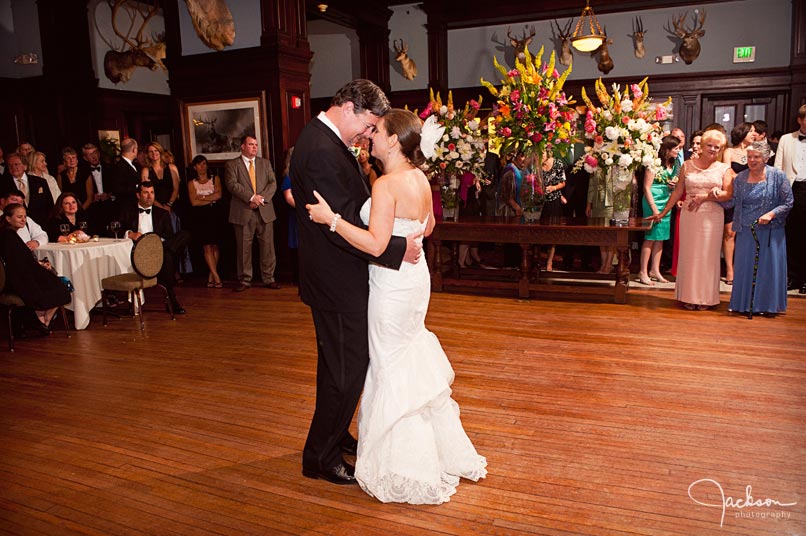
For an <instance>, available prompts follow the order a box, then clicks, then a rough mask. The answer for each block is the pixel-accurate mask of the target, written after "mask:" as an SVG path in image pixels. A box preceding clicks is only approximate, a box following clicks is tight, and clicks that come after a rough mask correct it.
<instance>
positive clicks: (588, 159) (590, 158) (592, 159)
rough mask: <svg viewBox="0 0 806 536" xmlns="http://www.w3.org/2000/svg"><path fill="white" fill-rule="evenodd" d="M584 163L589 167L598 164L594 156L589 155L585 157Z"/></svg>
mask: <svg viewBox="0 0 806 536" xmlns="http://www.w3.org/2000/svg"><path fill="white" fill-rule="evenodd" d="M585 163H586V164H588V165H589V166H590V167H596V166H598V165H599V162H597V160H596V157H594V156H591V155H588V156H586V157H585Z"/></svg>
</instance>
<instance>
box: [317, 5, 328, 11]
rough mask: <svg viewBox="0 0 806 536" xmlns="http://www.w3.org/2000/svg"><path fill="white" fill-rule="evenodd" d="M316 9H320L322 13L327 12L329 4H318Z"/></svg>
mask: <svg viewBox="0 0 806 536" xmlns="http://www.w3.org/2000/svg"><path fill="white" fill-rule="evenodd" d="M316 7H318V8H319V11H321V12H322V13H324V12H325V11H327V4H316Z"/></svg>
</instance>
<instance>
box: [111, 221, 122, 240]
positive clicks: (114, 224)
mask: <svg viewBox="0 0 806 536" xmlns="http://www.w3.org/2000/svg"><path fill="white" fill-rule="evenodd" d="M109 230H110V231H112V232H113V233H115V240H117V239H118V231H120V222H119V221H113V222H109Z"/></svg>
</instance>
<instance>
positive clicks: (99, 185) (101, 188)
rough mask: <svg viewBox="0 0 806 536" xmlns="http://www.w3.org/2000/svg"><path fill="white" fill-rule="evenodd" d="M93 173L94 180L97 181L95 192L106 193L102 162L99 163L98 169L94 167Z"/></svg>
mask: <svg viewBox="0 0 806 536" xmlns="http://www.w3.org/2000/svg"><path fill="white" fill-rule="evenodd" d="M90 167H95V166H90ZM91 173H92V180H93V181H95V193H97V194H102V193H104V180H103V177H102V176H101V164H98V169H93V170H92V171H91Z"/></svg>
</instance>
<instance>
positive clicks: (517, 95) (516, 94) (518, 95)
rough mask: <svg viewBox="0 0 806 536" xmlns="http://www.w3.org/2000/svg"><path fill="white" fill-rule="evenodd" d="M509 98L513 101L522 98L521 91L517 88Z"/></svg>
mask: <svg viewBox="0 0 806 536" xmlns="http://www.w3.org/2000/svg"><path fill="white" fill-rule="evenodd" d="M509 100H511V101H512V102H518V101H520V100H521V92H520V91H518V90H517V89H515V90H513V91H512V93H510V94H509Z"/></svg>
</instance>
